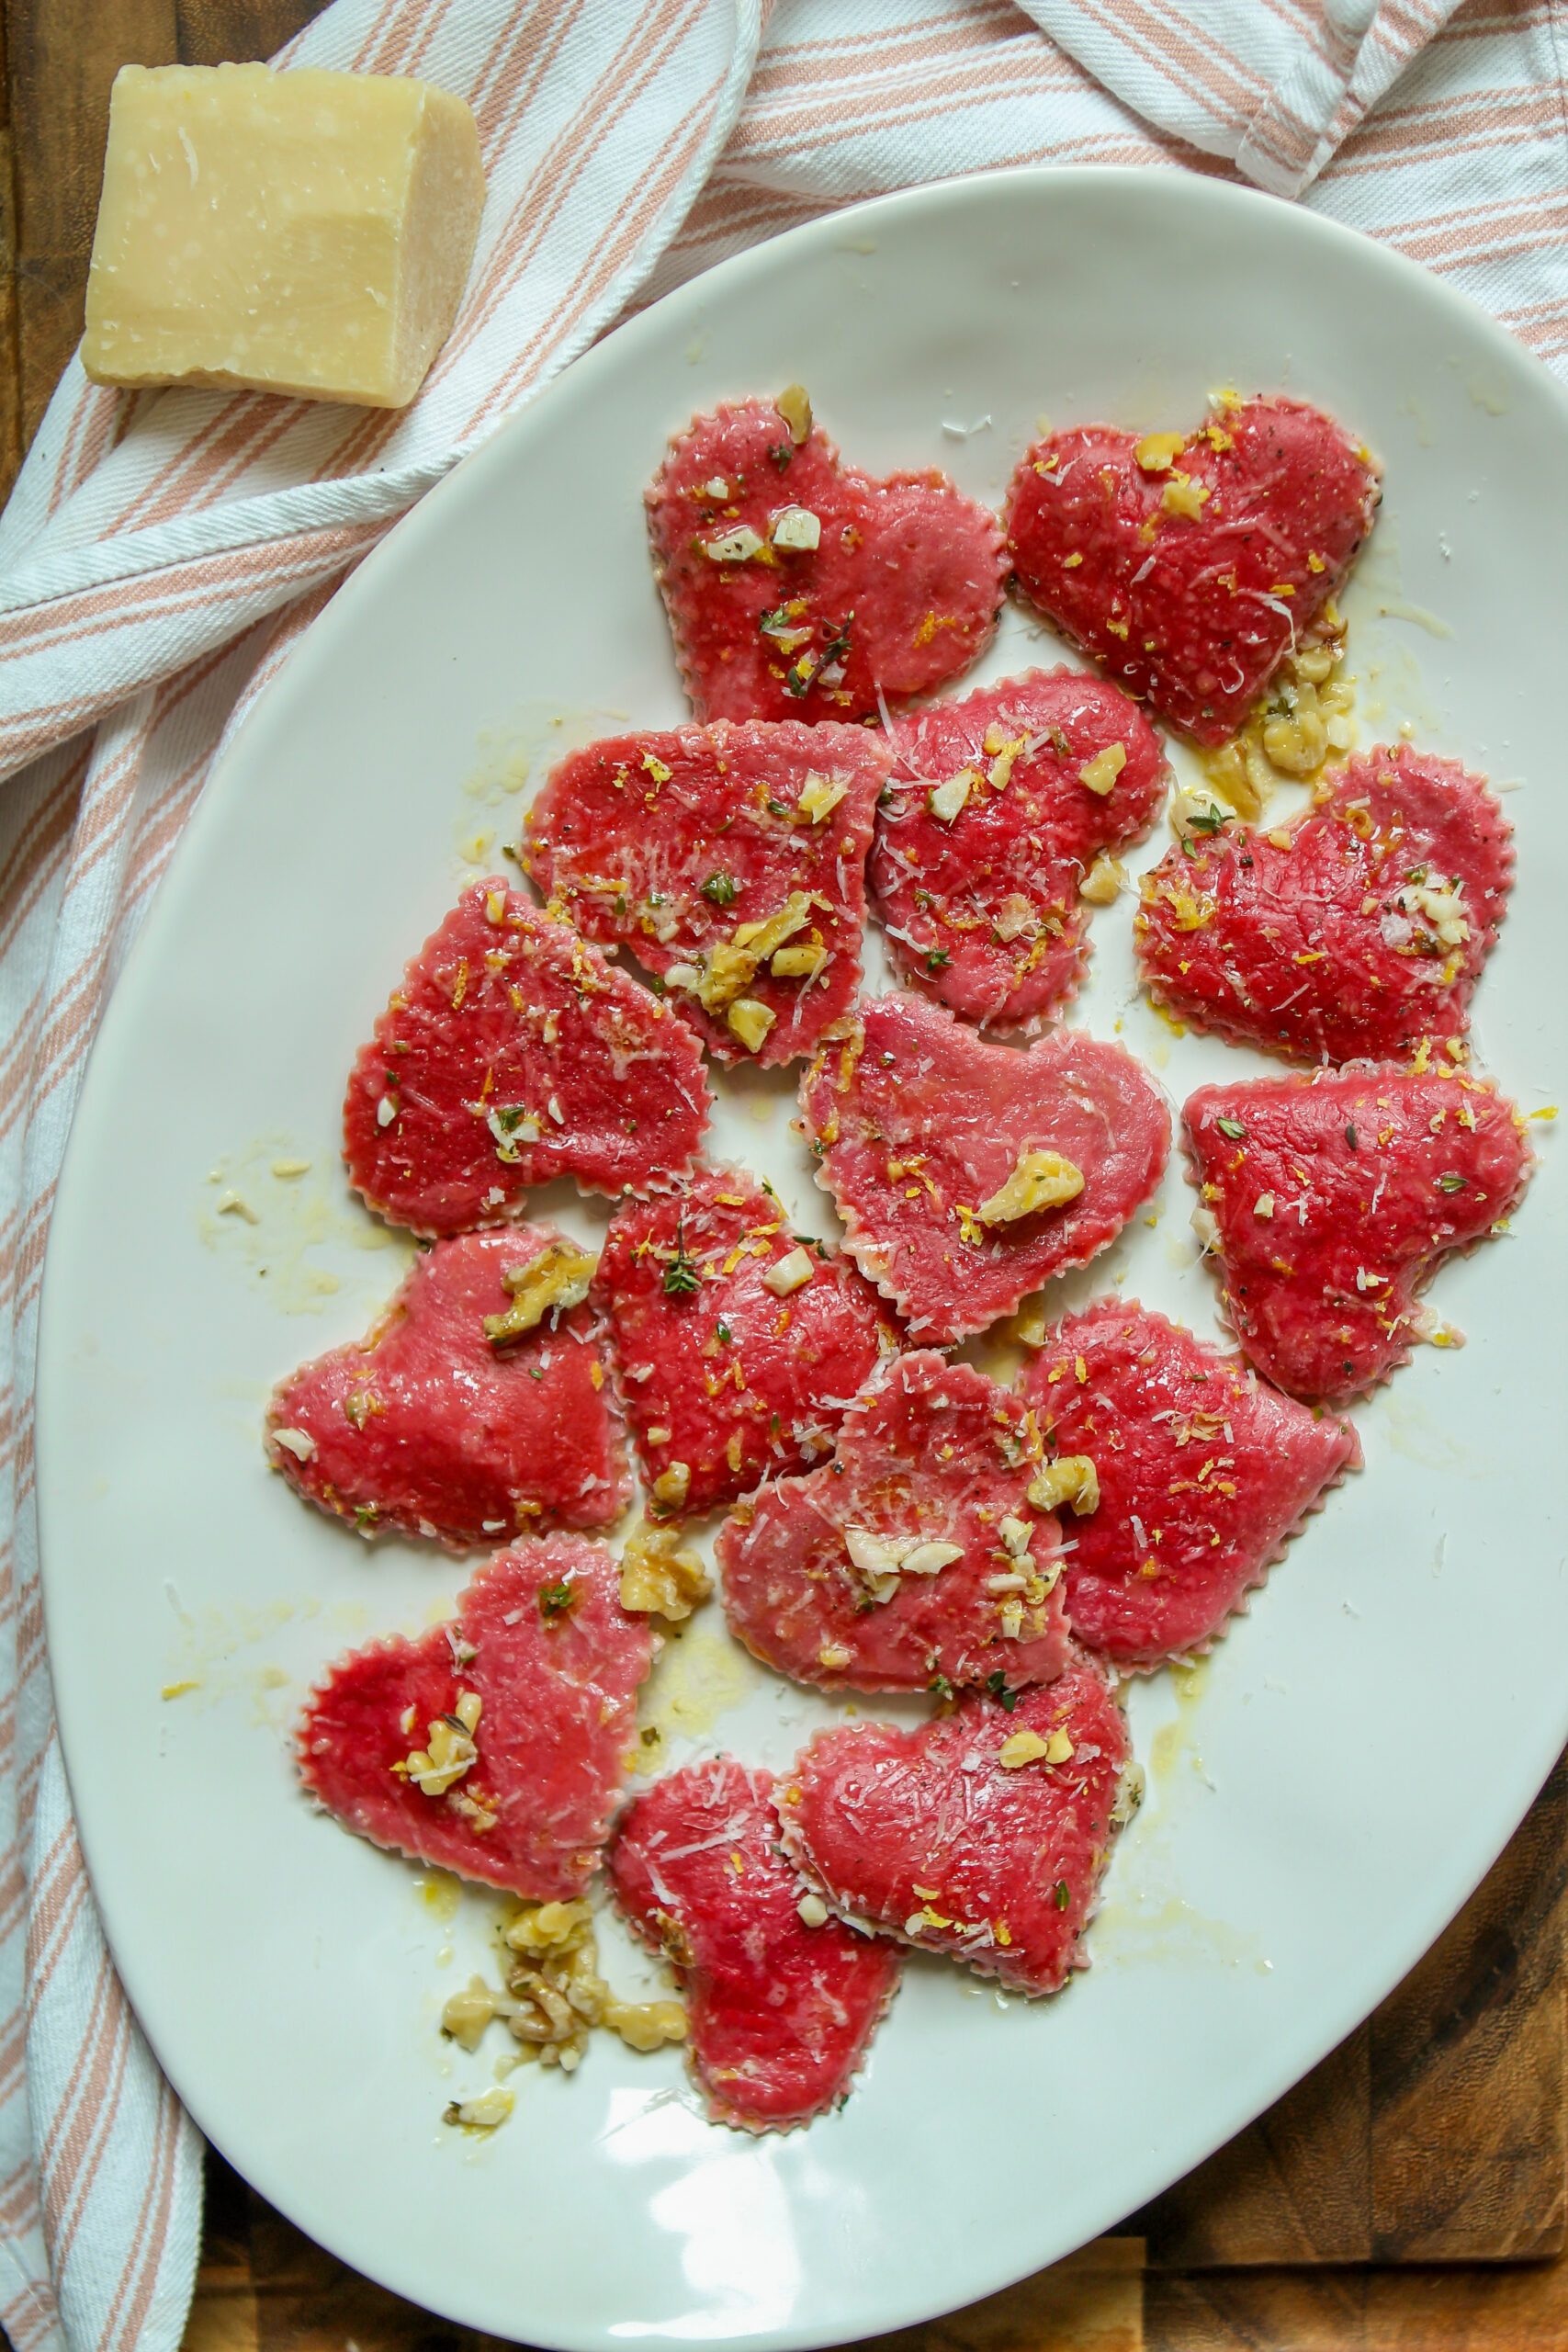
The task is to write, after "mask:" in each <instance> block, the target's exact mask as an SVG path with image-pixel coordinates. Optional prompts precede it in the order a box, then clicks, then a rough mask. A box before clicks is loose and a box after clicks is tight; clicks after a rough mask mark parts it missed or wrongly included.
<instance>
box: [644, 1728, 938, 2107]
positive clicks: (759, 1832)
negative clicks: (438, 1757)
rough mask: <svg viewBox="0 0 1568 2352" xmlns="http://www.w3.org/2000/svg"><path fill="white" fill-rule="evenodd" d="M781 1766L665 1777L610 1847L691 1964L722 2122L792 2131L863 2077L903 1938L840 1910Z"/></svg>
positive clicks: (700, 2074) (707, 2090) (706, 2070)
mask: <svg viewBox="0 0 1568 2352" xmlns="http://www.w3.org/2000/svg"><path fill="white" fill-rule="evenodd" d="M773 1785H774V1784H773V1774H772V1773H771V1772H763V1771H758V1770H748V1769H747V1768H746V1767H745V1766H743V1765H740V1764H737V1763H736V1762H735V1761H734V1760H733V1758H730V1757H728V1756H718V1757H714V1758H709V1759H708V1760H706V1761H705V1762H703V1763H700V1764H692V1765H688V1766H687V1767H686V1768H685V1769H684V1770H682V1771H679V1772H671V1774H670V1775H669V1777H668V1778H667V1779H665V1780H662V1781H657V1782H656V1783H655V1784H654V1786H653V1787H652V1788H651V1789H649V1791H648V1792H647V1794H646V1795H644V1796H639V1797H638V1798H637V1800H636V1802H635V1803H634V1804H631V1805H629V1806H628V1807H627V1809H626V1813H625V1815H623V1816H622V1819H621V1822H620V1825H619V1826H618V1828H617V1829H616V1832H615V1842H614V1844H613V1845H612V1847H611V1849H610V1854H609V1872H610V1880H611V1883H612V1885H613V1886H614V1888H615V1900H616V1902H617V1903H618V1904H619V1905H620V1906H621V1909H622V1910H623V1911H624V1912H625V1914H626V1917H627V1918H628V1919H629V1920H630V1922H631V1924H632V1926H633V1927H634V1928H636V1930H637V1933H638V1935H640V1936H641V1937H642V1939H644V1941H645V1942H647V1943H649V1944H651V1945H652V1946H653V1947H654V1949H655V1950H656V1951H661V1952H662V1953H663V1954H664V1955H665V1957H666V1958H667V1959H668V1960H670V1961H671V1962H673V1963H674V1965H675V1967H676V1968H677V1970H678V1971H679V1972H680V1975H681V1978H682V1984H683V1986H684V1990H685V1995H686V2007H687V2015H688V2019H689V2029H690V2030H689V2036H688V2048H689V2051H690V2054H691V2060H692V2065H693V2069H694V2073H695V2075H696V2077H697V2081H698V2084H699V2086H701V2089H702V2091H703V2094H704V2096H705V2098H706V2100H707V2103H708V2107H709V2109H710V2111H711V2112H712V2114H713V2115H714V2116H715V2118H716V2120H718V2121H719V2122H721V2123H733V2124H738V2125H739V2126H740V2127H741V2128H742V2129H743V2130H745V2131H788V2130H789V2129H790V2128H791V2126H792V2125H795V2124H797V2123H807V2122H809V2121H810V2120H811V2118H812V2117H813V2116H814V2115H819V2114H821V2112H822V2110H823V2109H825V2108H827V2107H829V2106H831V2104H832V2103H833V2101H834V2100H835V2099H837V2098H841V2097H842V2095H843V2094H844V2093H845V2092H846V2091H847V2090H848V2089H849V2087H850V2085H851V2083H852V2080H853V2078H854V2075H855V2074H856V2072H857V2071H858V2069H859V2067H860V2064H861V2061H862V2060H863V2057H864V2055H865V2052H866V2046H867V2044H868V2043H869V2041H870V2040H871V2037H872V2035H873V2033H874V2031H875V2030H876V2025H877V2022H878V2020H879V2018H881V2016H882V2014H883V2011H884V2010H885V2009H886V2007H887V2004H888V2002H889V2001H890V2000H891V1999H892V1997H893V1995H894V1993H895V1991H896V1990H897V1982H898V1964H899V1963H898V1954H897V1952H896V1951H894V1950H893V1949H892V1947H891V1946H890V1945H888V1944H886V1943H882V1942H878V1941H876V1940H874V1939H872V1938H870V1937H866V1936H862V1935H857V1934H855V1933H854V1932H853V1930H852V1929H851V1928H846V1927H844V1926H843V1924H842V1923H841V1922H840V1920H838V1919H835V1918H832V1917H830V1916H829V1913H828V1910H827V1906H826V1905H824V1904H823V1903H822V1901H821V1900H820V1898H819V1897H817V1896H813V1895H811V1894H806V1893H805V1892H804V1890H803V1889H802V1886H801V1883H800V1881H799V1879H798V1878H797V1877H796V1875H795V1871H794V1870H792V1869H791V1867H790V1865H789V1864H788V1863H787V1862H786V1861H785V1860H784V1859H783V1856H782V1854H781V1853H780V1850H779V1826H778V1822H777V1819H776V1817H775V1815H774V1813H773V1804H772V1802H771V1799H772V1795H773Z"/></svg>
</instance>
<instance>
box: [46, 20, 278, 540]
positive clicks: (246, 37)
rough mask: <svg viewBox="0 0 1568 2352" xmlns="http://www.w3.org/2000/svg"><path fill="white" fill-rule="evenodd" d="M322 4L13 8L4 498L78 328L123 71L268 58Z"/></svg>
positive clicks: (57, 378)
mask: <svg viewBox="0 0 1568 2352" xmlns="http://www.w3.org/2000/svg"><path fill="white" fill-rule="evenodd" d="M320 6H321V0H237V5H235V4H232V0H4V10H3V15H0V26H3V28H4V51H5V57H4V73H5V84H4V87H5V94H6V107H5V116H6V120H5V125H4V130H5V139H4V145H3V148H0V167H3V168H4V172H5V183H4V189H3V192H0V272H3V276H0V368H3V370H4V399H3V400H0V498H3V497H4V496H5V494H6V492H7V491H8V490H9V489H10V486H11V482H12V480H13V479H14V476H15V473H16V469H17V466H18V465H19V463H20V461H21V454H22V451H23V450H24V449H25V448H26V447H27V445H28V442H29V441H30V440H31V438H32V435H33V434H34V433H35V432H36V431H37V429H38V424H39V418H40V417H41V416H42V414H43V412H44V410H45V408H46V407H47V405H48V403H49V397H50V394H51V392H52V391H53V390H54V387H55V385H56V383H57V382H58V381H59V378H60V371H61V369H62V368H63V367H64V365H65V363H66V361H67V359H69V358H70V356H71V354H72V353H73V351H74V349H75V347H76V345H77V343H78V341H79V340H80V338H81V334H82V298H83V292H84V289H85V285H86V279H87V262H88V258H89V256H90V254H91V253H92V250H93V224H94V222H95V220H96V218H97V210H98V190H99V187H100V186H101V184H102V180H103V168H104V142H105V140H106V138H107V132H108V105H109V85H110V83H111V82H112V81H113V80H114V77H115V75H116V74H117V73H118V71H119V68H120V67H121V66H122V65H132V64H134V65H167V64H171V63H174V62H180V63H184V64H187V65H211V64H216V63H218V62H220V60H222V59H224V58H234V59H244V58H252V57H268V56H270V55H271V53H272V51H274V50H275V49H277V48H278V47H280V46H281V44H282V43H283V42H284V41H285V40H288V38H289V36H290V35H291V34H293V33H295V32H298V30H299V28H300V26H301V25H305V24H308V23H309V22H310V18H311V17H313V16H315V15H316V14H317V13H318V11H319V8H320Z"/></svg>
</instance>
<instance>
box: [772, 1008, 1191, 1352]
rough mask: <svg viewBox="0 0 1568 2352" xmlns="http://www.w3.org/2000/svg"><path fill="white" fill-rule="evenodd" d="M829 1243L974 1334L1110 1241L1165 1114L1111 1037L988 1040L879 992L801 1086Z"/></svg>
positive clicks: (939, 1331) (937, 1339) (948, 1333)
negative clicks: (838, 1242) (1023, 1042)
mask: <svg viewBox="0 0 1568 2352" xmlns="http://www.w3.org/2000/svg"><path fill="white" fill-rule="evenodd" d="M801 1106H802V1109H803V1111H804V1114H805V1121H806V1126H807V1132H808V1134H809V1136H810V1137H811V1147H812V1149H813V1151H814V1152H815V1153H816V1154H817V1157H818V1183H820V1184H822V1185H823V1186H824V1187H825V1188H826V1189H827V1190H828V1191H829V1193H831V1194H832V1196H833V1198H834V1200H835V1202H836V1203H837V1204H838V1208H839V1213H840V1216H841V1217H842V1218H843V1220H844V1226H845V1237H846V1238H845V1242H844V1247H845V1248H846V1250H849V1251H850V1253H851V1254H852V1257H853V1258H854V1260H855V1261H856V1263H857V1264H858V1265H859V1266H860V1268H861V1270H862V1272H864V1273H865V1274H867V1275H868V1276H869V1277H870V1279H871V1280H872V1281H873V1282H874V1283H876V1285H877V1287H878V1289H879V1290H881V1291H882V1292H884V1294H885V1295H886V1296H887V1297H889V1298H891V1299H892V1300H893V1301H894V1302H895V1303H896V1305H897V1306H898V1307H899V1309H900V1310H901V1312H902V1313H903V1314H904V1315H905V1316H906V1317H908V1329H909V1332H910V1335H911V1337H914V1338H918V1339H919V1340H922V1341H923V1342H925V1343H928V1344H932V1345H935V1344H940V1343H942V1342H944V1341H946V1340H954V1339H958V1338H960V1337H962V1336H963V1335H964V1333H965V1332H969V1331H983V1330H984V1329H986V1327H987V1324H989V1323H994V1322H995V1321H996V1320H997V1318H998V1317H999V1316H1003V1315H1008V1314H1010V1313H1011V1312H1012V1310H1013V1308H1014V1307H1015V1306H1017V1305H1018V1303H1019V1301H1020V1300H1021V1298H1023V1297H1024V1296H1025V1295H1026V1294H1027V1293H1028V1292H1030V1291H1032V1290H1037V1289H1038V1288H1039V1286H1040V1284H1041V1283H1043V1282H1046V1281H1048V1280H1049V1278H1050V1276H1051V1275H1053V1274H1059V1273H1063V1272H1066V1269H1067V1268H1068V1267H1071V1266H1081V1265H1083V1264H1085V1263H1086V1261H1088V1260H1089V1259H1090V1258H1092V1257H1093V1256H1094V1255H1095V1254H1096V1252H1097V1251H1098V1250H1103V1249H1104V1248H1105V1247H1106V1245H1107V1243H1108V1242H1111V1241H1113V1240H1114V1239H1115V1238H1116V1236H1117V1234H1118V1233H1120V1232H1121V1230H1122V1227H1123V1226H1124V1225H1125V1224H1126V1222H1127V1220H1128V1218H1129V1217H1130V1216H1132V1215H1133V1212H1134V1209H1136V1208H1137V1207H1138V1205H1139V1204H1140V1203H1141V1202H1143V1201H1145V1200H1146V1199H1147V1198H1148V1196H1149V1194H1150V1193H1152V1192H1153V1191H1154V1189H1155V1186H1156V1184H1157V1183H1158V1182H1159V1179H1160V1175H1161V1172H1162V1170H1163V1169H1164V1167H1165V1162H1166V1157H1167V1154H1168V1150H1169V1148H1170V1118H1169V1114H1168V1111H1167V1109H1166V1106H1165V1102H1164V1099H1163V1097H1162V1096H1161V1095H1160V1093H1159V1091H1158V1090H1157V1088H1156V1086H1155V1084H1154V1082H1153V1080H1151V1079H1150V1078H1149V1077H1148V1075H1147V1073H1146V1072H1145V1070H1144V1069H1142V1068H1141V1067H1140V1066H1139V1064H1138V1063H1137V1062H1135V1061H1134V1058H1133V1057H1132V1055H1131V1054H1128V1053H1125V1052H1123V1050H1122V1047H1121V1046H1110V1045H1103V1044H1101V1043H1100V1040H1099V1039H1098V1038H1094V1037H1086V1036H1084V1035H1081V1034H1079V1033H1077V1032H1076V1031H1071V1030H1058V1031H1056V1032H1055V1034H1054V1035H1051V1036H1049V1037H1046V1038H1043V1040H1042V1041H1041V1042H1040V1043H1039V1044H1038V1045H1035V1046H1030V1048H1029V1049H1028V1051H1027V1052H1020V1051H1018V1050H1016V1049H1014V1048H1013V1047H1011V1046H997V1045H990V1044H987V1041H986V1040H985V1039H984V1038H981V1037H977V1036H976V1035H974V1033H973V1032H972V1031H971V1030H968V1029H965V1028H964V1027H963V1025H962V1024H961V1023H959V1022H957V1021H955V1020H954V1019H953V1015H952V1013H950V1012H944V1011H943V1010H942V1007H941V1006H940V1005H934V1004H927V1003H925V1002H924V1001H922V1000H921V999H920V998H919V997H913V996H886V997H877V998H874V999H873V1000H872V1001H871V1002H869V1003H867V1004H864V1005H863V1006H862V1008H861V1012H860V1016H859V1018H858V1019H857V1020H855V1021H854V1022H852V1023H850V1024H848V1026H847V1028H846V1030H845V1033H844V1034H843V1035H841V1036H840V1037H839V1038H837V1039H831V1040H827V1041H825V1042H824V1044H823V1045H822V1046H821V1047H820V1049H819V1050H818V1055H817V1057H816V1059H815V1060H814V1061H813V1063H812V1064H811V1066H810V1068H809V1069H808V1070H807V1073H806V1076H805V1079H804V1080H802V1084H801Z"/></svg>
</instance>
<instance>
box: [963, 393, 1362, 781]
mask: <svg viewBox="0 0 1568 2352" xmlns="http://www.w3.org/2000/svg"><path fill="white" fill-rule="evenodd" d="M1381 494H1382V492H1381V490H1380V486H1379V474H1378V469H1377V467H1376V466H1375V465H1374V463H1373V462H1372V459H1371V457H1370V456H1369V455H1368V453H1367V451H1366V450H1365V449H1364V448H1359V447H1357V446H1356V444H1355V442H1354V441H1353V440H1352V439H1351V438H1350V436H1349V435H1348V434H1346V433H1345V432H1343V431H1342V430H1341V428H1340V427H1339V426H1338V425H1337V424H1335V422H1334V420H1333V418H1332V417H1328V416H1325V415H1324V413H1322V411H1321V410H1320V409H1314V408H1309V407H1307V406H1306V405H1305V404H1304V403H1303V402H1302V401H1287V400H1248V401H1244V400H1239V399H1237V398H1235V396H1234V395H1230V394H1224V395H1221V396H1218V397H1217V398H1216V401H1215V402H1214V413H1213V416H1212V417H1211V418H1210V420H1209V422H1208V423H1207V424H1202V425H1201V426H1200V427H1199V428H1198V430H1197V431H1196V432H1194V433H1190V434H1185V435H1184V434H1179V433H1150V434H1145V435H1138V434H1135V433H1125V432H1122V431H1121V430H1119V429H1118V428H1117V427H1115V426H1112V425H1108V424H1083V425H1074V426H1072V427H1070V428H1069V429H1067V430H1066V431H1064V432H1059V433H1049V434H1047V435H1045V437H1044V439H1043V440H1041V441H1037V442H1036V443H1035V444H1034V447H1032V448H1031V449H1029V450H1027V451H1026V452H1025V454H1024V456H1023V458H1022V459H1021V462H1020V465H1019V468H1018V471H1017V472H1016V473H1015V474H1014V476H1013V480H1012V486H1011V489H1010V492H1009V495H1008V506H1007V517H1006V519H1007V527H1008V541H1009V546H1010V549H1011V553H1012V561H1013V570H1014V574H1015V577H1016V578H1017V581H1018V584H1019V586H1020V588H1021V590H1022V592H1023V594H1025V595H1026V596H1027V597H1028V598H1029V599H1030V601H1031V603H1032V604H1034V605H1038V606H1039V608H1040V610H1041V611H1042V612H1043V614H1044V615H1045V616H1046V617H1047V619H1049V620H1052V621H1055V624H1056V625H1057V627H1058V628H1064V629H1066V632H1067V634H1068V636H1069V637H1071V638H1073V639H1075V640H1076V642H1077V644H1079V645H1081V646H1082V647H1083V648H1084V650H1085V651H1086V652H1089V653H1092V654H1093V655H1094V656H1095V657H1096V659H1097V660H1098V661H1100V662H1104V663H1105V665H1106V668H1107V669H1108V670H1109V671H1110V673H1111V676H1112V677H1113V678H1116V679H1117V680H1119V681H1120V682H1121V683H1122V684H1125V685H1127V686H1129V687H1130V688H1131V689H1132V691H1133V693H1134V694H1136V695H1142V696H1144V697H1145V699H1146V700H1147V701H1149V702H1150V703H1152V704H1153V705H1154V707H1155V708H1156V710H1157V711H1158V712H1159V713H1160V716H1161V717H1162V718H1168V719H1169V720H1170V722H1171V723H1172V725H1173V726H1176V727H1179V728H1181V729H1183V730H1184V732H1185V733H1187V734H1189V735H1190V736H1192V737H1193V738H1194V739H1195V741H1198V742H1200V743H1222V742H1224V739H1225V738H1226V736H1227V735H1233V734H1234V733H1235V730H1236V729H1237V728H1238V727H1239V726H1240V725H1241V723H1242V721H1243V720H1244V719H1245V718H1246V717H1247V712H1248V710H1249V709H1250V707H1251V706H1252V705H1253V703H1254V702H1256V700H1257V699H1258V695H1260V694H1261V693H1262V691H1263V689H1264V687H1265V686H1266V685H1267V684H1268V683H1269V679H1270V678H1271V677H1272V675H1273V673H1274V672H1275V670H1276V669H1277V668H1278V667H1279V665H1280V662H1281V661H1282V660H1283V659H1284V657H1285V655H1286V654H1287V653H1289V652H1290V651H1291V650H1292V648H1293V647H1295V646H1296V645H1297V644H1299V643H1302V642H1303V641H1305V640H1306V639H1308V637H1309V636H1310V633H1311V630H1312V626H1313V623H1314V621H1315V620H1316V619H1317V617H1318V616H1319V615H1320V614H1321V613H1322V612H1323V610H1324V608H1325V605H1327V603H1328V601H1329V599H1330V597H1331V596H1333V595H1334V594H1335V593H1336V592H1337V589H1338V588H1339V586H1340V585H1341V583H1342V582H1343V581H1344V578H1345V575H1346V573H1347V572H1348V571H1349V569H1350V566H1351V564H1352V563H1353V562H1354V561H1355V559H1356V555H1357V553H1358V551H1359V548H1360V546H1361V543H1362V541H1363V540H1364V539H1365V537H1366V536H1367V533H1368V532H1369V531H1370V530H1371V526H1372V517H1373V515H1375V513H1376V511H1377V505H1378V500H1379V498H1380V496H1381Z"/></svg>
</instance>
